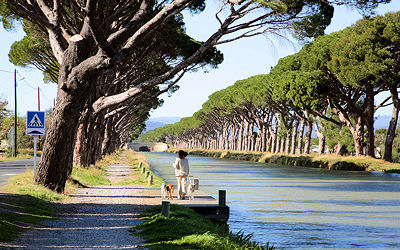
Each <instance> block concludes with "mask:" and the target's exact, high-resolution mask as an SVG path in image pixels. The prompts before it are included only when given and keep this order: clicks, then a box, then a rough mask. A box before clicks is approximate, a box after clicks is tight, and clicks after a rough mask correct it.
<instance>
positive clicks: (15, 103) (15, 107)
mask: <svg viewBox="0 0 400 250" xmlns="http://www.w3.org/2000/svg"><path fill="white" fill-rule="evenodd" d="M13 156H14V157H16V156H17V70H16V69H14V155H13Z"/></svg>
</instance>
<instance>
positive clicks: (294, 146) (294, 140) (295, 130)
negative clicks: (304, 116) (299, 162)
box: [290, 120, 299, 155]
mask: <svg viewBox="0 0 400 250" xmlns="http://www.w3.org/2000/svg"><path fill="white" fill-rule="evenodd" d="M298 125H299V121H298V120H295V121H294V124H293V132H292V145H291V146H290V154H292V155H294V154H295V153H296V138H297V131H298V130H297V128H298Z"/></svg>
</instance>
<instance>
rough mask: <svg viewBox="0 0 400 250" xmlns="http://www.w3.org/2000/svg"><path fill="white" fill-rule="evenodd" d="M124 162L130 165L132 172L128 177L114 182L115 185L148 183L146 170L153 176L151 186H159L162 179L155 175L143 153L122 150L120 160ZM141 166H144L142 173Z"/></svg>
mask: <svg viewBox="0 0 400 250" xmlns="http://www.w3.org/2000/svg"><path fill="white" fill-rule="evenodd" d="M120 162H122V163H125V164H129V165H130V166H132V169H133V171H132V174H131V176H130V177H129V178H126V179H124V180H123V181H121V182H119V183H116V185H123V186H134V185H148V177H146V172H149V175H152V176H153V184H152V185H150V186H151V187H160V186H161V184H162V183H163V182H164V180H163V179H162V178H161V177H159V176H157V175H156V174H155V173H154V172H153V170H152V168H151V166H150V165H149V163H148V162H147V160H146V157H144V155H143V154H141V153H137V152H135V151H133V150H124V152H123V160H122V161H120ZM142 168H144V173H142Z"/></svg>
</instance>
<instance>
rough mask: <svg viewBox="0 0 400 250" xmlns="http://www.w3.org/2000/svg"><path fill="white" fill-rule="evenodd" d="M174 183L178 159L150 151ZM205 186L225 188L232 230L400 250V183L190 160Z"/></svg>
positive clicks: (282, 239) (274, 239)
mask: <svg viewBox="0 0 400 250" xmlns="http://www.w3.org/2000/svg"><path fill="white" fill-rule="evenodd" d="M146 156H147V157H148V161H149V163H150V164H151V166H152V167H153V168H154V169H155V171H156V172H158V174H159V175H161V176H162V177H163V178H164V179H165V180H166V181H167V182H168V183H175V177H174V172H173V168H172V162H173V160H174V159H175V157H176V156H175V155H174V154H168V153H146ZM188 159H189V162H190V166H191V169H190V171H191V175H194V176H195V178H198V179H200V188H201V189H202V190H204V191H205V192H207V193H209V194H211V195H213V196H214V197H217V194H218V190H219V189H225V190H227V203H228V205H229V206H230V207H231V217H230V220H229V225H230V228H231V230H232V231H239V230H243V229H244V230H245V231H246V232H248V233H250V232H254V239H256V240H257V241H259V242H267V241H269V242H270V243H272V244H273V245H275V246H277V247H280V248H284V249H288V248H293V249H321V248H336V249H337V248H340V249H357V248H375V249H400V237H399V235H400V185H399V184H400V178H399V176H392V175H387V174H373V173H368V172H345V171H328V170H325V169H313V168H301V167H283V166H278V165H266V164H259V163H250V162H241V161H229V160H219V159H213V158H208V157H197V156H188Z"/></svg>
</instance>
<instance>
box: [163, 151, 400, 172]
mask: <svg viewBox="0 0 400 250" xmlns="http://www.w3.org/2000/svg"><path fill="white" fill-rule="evenodd" d="M178 150H179V149H174V148H171V149H169V150H168V152H171V153H177V152H178ZM186 151H187V152H189V154H192V155H200V156H209V157H215V158H223V159H232V160H242V161H255V162H264V163H273V164H278V165H288V166H303V167H312V168H326V169H330V170H352V171H381V172H388V173H400V164H399V163H390V162H386V161H384V160H381V159H375V158H372V157H364V156H363V157H356V156H336V155H321V156H319V155H317V154H311V155H297V156H296V155H284V154H271V153H260V152H240V151H226V150H198V149H188V150H186Z"/></svg>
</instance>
